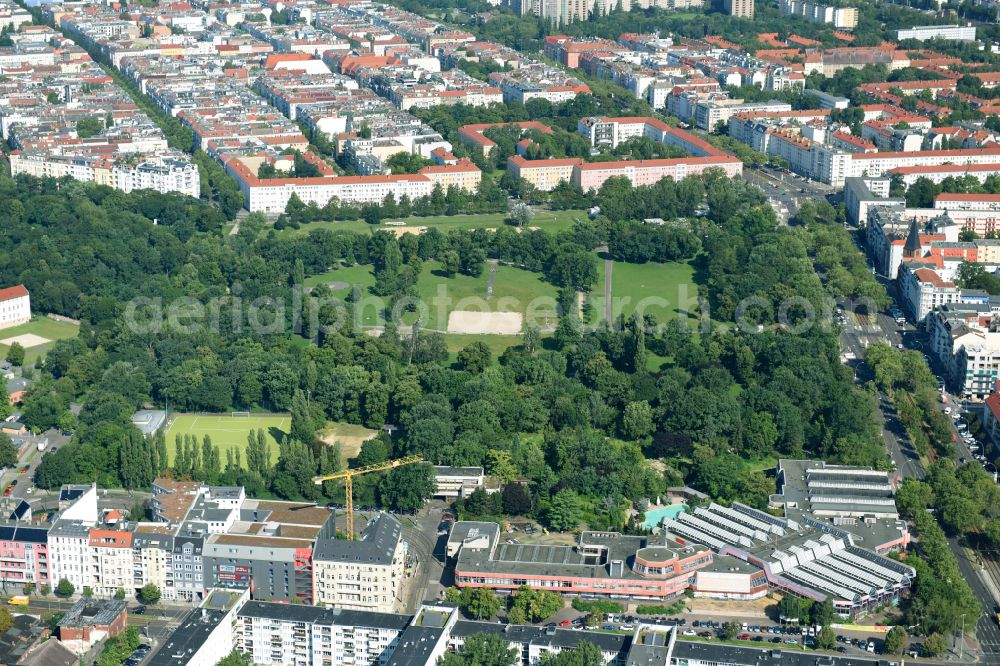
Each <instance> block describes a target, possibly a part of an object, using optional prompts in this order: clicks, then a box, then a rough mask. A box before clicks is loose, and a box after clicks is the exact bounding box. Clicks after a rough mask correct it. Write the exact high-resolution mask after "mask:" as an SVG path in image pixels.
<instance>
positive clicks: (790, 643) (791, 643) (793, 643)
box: [784, 638, 799, 645]
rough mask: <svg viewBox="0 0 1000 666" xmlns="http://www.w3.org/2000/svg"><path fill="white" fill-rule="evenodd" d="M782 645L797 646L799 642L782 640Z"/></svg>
mask: <svg viewBox="0 0 1000 666" xmlns="http://www.w3.org/2000/svg"><path fill="white" fill-rule="evenodd" d="M784 643H785V645H798V644H799V642H798V641H797V640H795V639H794V638H786V639H785V640H784Z"/></svg>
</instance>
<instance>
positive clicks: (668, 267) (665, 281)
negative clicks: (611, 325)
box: [591, 259, 698, 324]
mask: <svg viewBox="0 0 1000 666" xmlns="http://www.w3.org/2000/svg"><path fill="white" fill-rule="evenodd" d="M613 264H614V266H613V268H612V271H611V318H612V320H615V319H617V318H618V316H619V315H622V314H624V315H625V316H628V315H631V314H632V313H633V312H635V311H636V310H637V309H638V310H639V312H640V313H641V314H651V315H653V316H654V317H656V321H657V323H659V324H663V323H666V322H668V321H670V320H671V319H674V318H676V317H678V316H681V315H682V313H680V312H678V309H684V308H687V309H694V308H695V307H696V306H697V296H698V285H697V283H696V282H695V280H694V268H692V266H691V265H690V264H689V263H669V264H657V263H652V262H650V263H646V264H629V263H625V262H621V261H615V262H613ZM591 302H592V303H593V305H594V319H595V321H600V320H601V319H603V318H604V313H605V301H604V261H603V259H602V260H601V261H600V262H599V263H598V267H597V282H596V283H595V284H594V287H593V289H592V290H591ZM689 316H691V315H689Z"/></svg>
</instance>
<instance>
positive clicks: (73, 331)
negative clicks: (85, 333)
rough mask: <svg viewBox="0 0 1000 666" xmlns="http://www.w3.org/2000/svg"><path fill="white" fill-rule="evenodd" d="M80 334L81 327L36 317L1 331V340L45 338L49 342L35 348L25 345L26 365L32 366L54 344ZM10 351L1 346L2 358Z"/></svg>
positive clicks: (0, 356)
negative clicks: (21, 337)
mask: <svg viewBox="0 0 1000 666" xmlns="http://www.w3.org/2000/svg"><path fill="white" fill-rule="evenodd" d="M79 332H80V327H79V326H77V325H76V324H70V323H67V322H62V321H56V320H55V319H50V318H48V317H45V316H43V315H36V316H34V317H32V318H31V321H29V322H28V323H27V324H21V325H20V326H14V327H12V328H4V329H0V340H7V339H8V338H16V337H18V336H21V335H37V336H39V337H41V338H45V339H46V340H47V341H48V342H44V343H42V344H39V345H34V346H27V345H24V361H25V363H26V364H31V363H34V362H35V361H37V360H38V359H39V358H40V357H42V356H44V355H45V352H46V351H48V350H49V348H51V347H52V343H53V342H55V341H56V340H61V339H63V338H73V337H76V335H77V333H79ZM8 349H9V346H8V345H5V344H0V358H6V357H7V350H8Z"/></svg>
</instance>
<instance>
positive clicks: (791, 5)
mask: <svg viewBox="0 0 1000 666" xmlns="http://www.w3.org/2000/svg"><path fill="white" fill-rule="evenodd" d="M778 8H779V9H781V12H782V13H783V14H784V15H785V16H801V17H802V18H804V19H806V20H807V21H812V22H813V23H830V24H831V25H833V27H834V28H838V29H840V30H853V29H854V28H856V27H858V8H857V7H831V6H830V5H823V4H820V3H818V2H803V1H802V0H778Z"/></svg>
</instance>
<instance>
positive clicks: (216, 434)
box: [167, 414, 291, 466]
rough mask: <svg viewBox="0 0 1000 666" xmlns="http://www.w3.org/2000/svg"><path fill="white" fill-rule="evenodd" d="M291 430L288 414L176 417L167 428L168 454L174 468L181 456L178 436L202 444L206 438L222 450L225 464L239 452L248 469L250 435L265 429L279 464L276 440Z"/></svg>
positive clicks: (221, 453)
mask: <svg viewBox="0 0 1000 666" xmlns="http://www.w3.org/2000/svg"><path fill="white" fill-rule="evenodd" d="M290 426H291V418H290V417H289V416H288V415H287V414H251V415H250V416H230V415H229V414H175V415H172V416H171V419H170V425H169V426H168V427H167V452H168V457H169V459H170V463H171V464H173V462H174V457H175V456H176V455H177V450H176V437H177V435H195V436H196V437H197V438H198V441H199V442H200V441H201V440H202V438H203V437H204V436H205V435H208V436H209V437H211V438H212V444H214V445H215V446H218V447H219V456H220V458H221V460H222V464H223V465H225V464H226V451H227V450H229V449H239V451H240V456H241V458H240V459H241V461H242V463H243V465H244V466H245V465H246V448H247V435H248V434H250V431H251V430H257V429H258V428H263V429H264V432H265V433H267V442H268V447H269V448H270V451H271V462H272V463H274V462H276V461H277V460H278V444H277V440H276V439H275V436H276V435H277V436H279V437H281V436H283V435H284V434H285V433H287V432H288V429H289V427H290Z"/></svg>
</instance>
